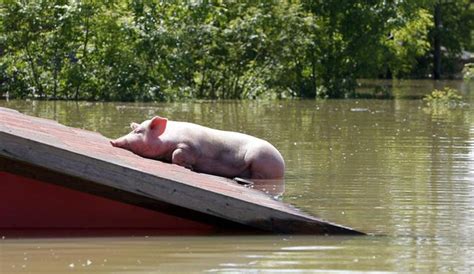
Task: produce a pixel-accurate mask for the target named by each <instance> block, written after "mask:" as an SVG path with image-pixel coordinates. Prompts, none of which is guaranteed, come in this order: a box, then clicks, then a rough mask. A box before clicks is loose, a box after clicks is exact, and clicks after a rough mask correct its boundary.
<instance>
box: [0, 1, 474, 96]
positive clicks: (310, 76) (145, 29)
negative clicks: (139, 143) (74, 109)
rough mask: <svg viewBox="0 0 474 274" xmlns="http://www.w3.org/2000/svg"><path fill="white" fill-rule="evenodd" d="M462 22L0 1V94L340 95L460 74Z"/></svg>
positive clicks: (266, 8) (316, 9)
mask: <svg viewBox="0 0 474 274" xmlns="http://www.w3.org/2000/svg"><path fill="white" fill-rule="evenodd" d="M473 18H474V7H473V4H471V1H470V0H451V1H449V0H448V1H447V0H444V1H441V0H413V1H396V0H391V1H390V0H389V1H387V0H366V1H351V0H327V1H324V0H320V1H318V0H299V1H298V0H296V1H289V0H288V1H284V0H282V1H205V0H203V1H151V0H148V1H147V0H142V1H133V0H97V1H92V0H91V1H72V0H69V1H68V0H48V1H46V0H44V1H39V0H36V1H35V0H32V1H20V0H2V3H1V4H0V95H1V94H8V95H9V96H10V97H35V98H53V99H76V100H77V99H81V100H83V99H85V100H121V101H134V100H144V101H147V100H174V99H185V98H211V99H225V98H256V97H271V98H285V97H310V98H314V97H318V96H321V97H331V98H341V97H351V96H355V93H354V90H355V87H356V79H357V78H392V77H396V78H411V77H432V76H433V77H441V76H443V75H445V76H448V75H452V74H454V73H456V72H459V71H460V70H461V69H462V67H459V59H460V57H459V56H460V54H461V53H462V50H469V51H474V46H473V36H472V30H473V29H474V20H473Z"/></svg>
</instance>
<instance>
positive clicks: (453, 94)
mask: <svg viewBox="0 0 474 274" xmlns="http://www.w3.org/2000/svg"><path fill="white" fill-rule="evenodd" d="M423 100H424V101H425V102H426V103H427V105H428V106H429V107H449V108H454V107H457V106H463V104H464V102H463V97H462V95H461V94H460V93H459V91H458V90H456V89H452V88H449V87H445V88H444V89H443V90H438V89H435V90H433V91H432V92H431V94H428V95H427V96H425V97H424V98H423Z"/></svg>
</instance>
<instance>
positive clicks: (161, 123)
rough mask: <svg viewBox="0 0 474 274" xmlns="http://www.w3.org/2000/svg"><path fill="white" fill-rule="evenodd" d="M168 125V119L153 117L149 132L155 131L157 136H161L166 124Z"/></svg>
mask: <svg viewBox="0 0 474 274" xmlns="http://www.w3.org/2000/svg"><path fill="white" fill-rule="evenodd" d="M167 123H168V119H166V118H163V117H160V116H155V117H153V118H152V119H151V121H150V126H149V127H150V130H155V131H156V132H157V133H158V136H160V135H161V134H163V132H165V129H166V124H167Z"/></svg>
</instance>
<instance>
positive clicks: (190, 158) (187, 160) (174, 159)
mask: <svg viewBox="0 0 474 274" xmlns="http://www.w3.org/2000/svg"><path fill="white" fill-rule="evenodd" d="M195 162H196V159H195V156H194V155H193V153H192V151H190V149H189V148H177V149H176V150H175V151H173V154H172V155H171V163H173V164H176V165H179V166H182V167H185V168H188V169H190V170H193V166H194V164H195Z"/></svg>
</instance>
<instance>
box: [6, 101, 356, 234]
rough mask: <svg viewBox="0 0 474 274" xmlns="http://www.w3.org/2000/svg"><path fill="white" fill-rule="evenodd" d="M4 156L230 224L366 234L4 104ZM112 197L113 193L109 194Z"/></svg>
mask: <svg viewBox="0 0 474 274" xmlns="http://www.w3.org/2000/svg"><path fill="white" fill-rule="evenodd" d="M0 118H1V123H0V156H1V157H3V158H6V159H9V160H13V161H15V162H19V163H28V164H29V165H32V166H36V167H39V168H42V169H46V170H50V171H52V172H55V173H60V174H65V175H67V176H71V177H74V178H79V179H80V180H79V181H78V182H74V184H77V185H75V186H71V185H70V184H69V185H65V186H66V187H72V188H75V189H87V188H89V187H90V183H85V182H93V183H94V184H98V185H102V186H105V187H107V188H108V189H117V190H120V191H122V192H127V193H131V194H133V195H136V196H137V197H145V198H147V199H151V200H156V201H160V202H162V203H165V204H170V205H174V206H177V207H179V208H186V209H189V210H192V211H196V212H200V213H202V214H206V215H211V216H214V217H217V218H220V219H226V220H229V221H231V222H235V223H240V224H244V225H247V226H251V227H255V228H258V229H262V230H265V231H272V232H276V233H310V234H361V233H360V232H358V231H355V230H353V229H350V228H347V227H343V226H340V225H336V224H332V223H330V222H327V221H323V220H320V219H318V218H315V217H313V216H310V215H307V214H304V213H302V212H300V211H299V210H297V209H295V208H293V207H291V206H289V205H286V204H284V203H281V202H279V201H276V200H273V199H272V198H270V197H268V196H267V195H265V194H264V193H262V192H260V191H257V190H253V189H249V188H245V187H242V186H240V185H238V184H236V183H234V182H233V181H232V180H229V179H226V178H222V177H216V176H212V175H207V174H199V173H195V172H192V171H190V170H187V169H185V168H183V167H180V166H176V165H171V164H166V163H162V162H159V161H155V160H150V159H144V158H141V157H139V156H137V155H134V154H133V153H131V152H129V151H126V150H123V149H118V148H113V147H112V146H111V145H110V144H109V140H108V139H107V138H105V137H103V136H102V135H100V134H97V133H92V132H88V131H84V130H78V129H74V128H70V127H66V126H64V125H60V124H58V123H56V122H54V121H50V120H46V119H40V118H35V117H30V116H26V115H23V114H20V113H16V112H13V111H10V110H4V109H1V108H0ZM110 195H112V196H113V193H112V194H110Z"/></svg>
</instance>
